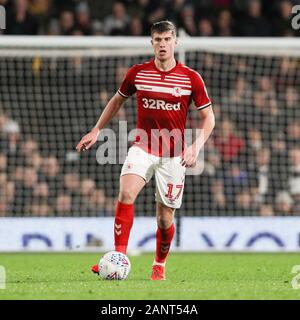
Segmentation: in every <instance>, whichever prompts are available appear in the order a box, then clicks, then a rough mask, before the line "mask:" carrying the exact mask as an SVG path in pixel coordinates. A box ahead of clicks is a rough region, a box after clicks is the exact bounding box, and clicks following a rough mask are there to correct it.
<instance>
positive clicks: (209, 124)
mask: <svg viewBox="0 0 300 320" xmlns="http://www.w3.org/2000/svg"><path fill="white" fill-rule="evenodd" d="M199 115H200V117H201V122H200V126H199V129H200V130H197V136H196V139H195V140H194V142H193V144H191V145H190V146H189V147H187V148H186V150H185V151H184V156H183V159H182V161H181V163H182V165H184V166H186V167H193V166H195V164H196V161H197V158H198V155H199V152H200V150H201V149H202V148H203V146H204V144H205V142H206V141H207V139H208V138H209V136H210V135H211V133H212V131H213V129H214V126H215V115H214V112H213V109H212V107H211V105H210V106H209V107H207V108H204V109H202V110H199Z"/></svg>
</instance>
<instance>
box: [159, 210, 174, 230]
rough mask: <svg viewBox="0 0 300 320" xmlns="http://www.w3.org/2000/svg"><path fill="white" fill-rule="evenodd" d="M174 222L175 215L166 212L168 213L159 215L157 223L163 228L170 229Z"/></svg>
mask: <svg viewBox="0 0 300 320" xmlns="http://www.w3.org/2000/svg"><path fill="white" fill-rule="evenodd" d="M172 223H173V215H172V214H171V213H170V214H166V215H159V216H158V217H157V225H158V226H159V227H160V228H161V229H168V228H170V226H171V225H172Z"/></svg>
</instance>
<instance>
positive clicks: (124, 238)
mask: <svg viewBox="0 0 300 320" xmlns="http://www.w3.org/2000/svg"><path fill="white" fill-rule="evenodd" d="M133 214H134V205H133V204H127V203H122V202H120V201H118V204H117V207H116V215H115V225H114V234H115V250H116V251H118V252H122V253H124V254H126V251H127V245H128V239H129V235H130V230H131V227H132V225H133Z"/></svg>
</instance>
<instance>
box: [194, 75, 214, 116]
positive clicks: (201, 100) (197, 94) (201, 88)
mask: <svg viewBox="0 0 300 320" xmlns="http://www.w3.org/2000/svg"><path fill="white" fill-rule="evenodd" d="M192 84H193V85H192V99H193V101H194V103H195V106H196V109H198V110H202V109H205V108H207V107H209V106H210V105H211V100H210V98H209V96H208V93H207V90H206V87H205V83H204V81H203V79H202V77H201V76H200V74H199V73H198V72H196V71H194V72H193V76H192Z"/></svg>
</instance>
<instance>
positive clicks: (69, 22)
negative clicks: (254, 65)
mask: <svg viewBox="0 0 300 320" xmlns="http://www.w3.org/2000/svg"><path fill="white" fill-rule="evenodd" d="M298 2H299V1H295V0H117V1H92V0H89V1H87V0H85V1H82V0H64V1H61V0H0V5H3V6H5V8H6V12H7V23H6V24H7V27H6V30H2V33H4V34H15V35H18V34H24V35H25V34H27V35H112V36H114V35H127V36H148V35H149V30H150V26H151V24H152V23H153V22H155V21H159V20H164V19H169V20H171V21H173V22H174V23H175V24H176V25H177V26H178V28H179V29H182V30H184V31H185V32H186V33H187V34H188V35H190V36H200V37H202V36H205V37H235V36H245V37H250V36H253V37H264V36H280V37H286V36H287V37H293V36H299V34H300V33H299V30H294V29H293V28H292V24H291V21H292V18H293V16H294V15H295V13H293V12H292V7H293V6H294V5H296V4H298Z"/></svg>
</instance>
